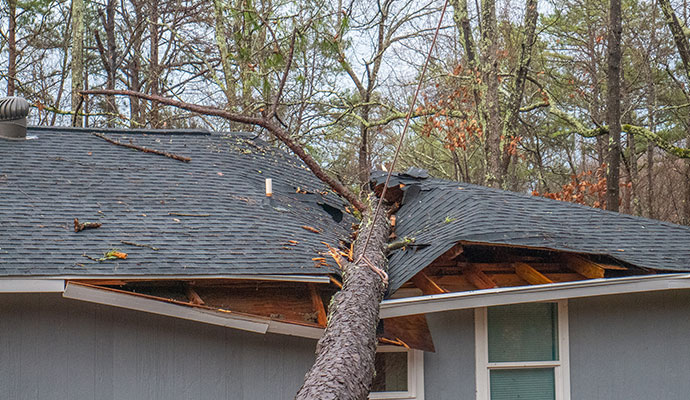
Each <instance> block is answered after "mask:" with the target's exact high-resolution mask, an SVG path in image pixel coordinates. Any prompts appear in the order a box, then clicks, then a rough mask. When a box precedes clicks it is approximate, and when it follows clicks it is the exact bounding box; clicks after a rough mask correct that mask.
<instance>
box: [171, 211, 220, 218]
mask: <svg viewBox="0 0 690 400" xmlns="http://www.w3.org/2000/svg"><path fill="white" fill-rule="evenodd" d="M168 215H175V216H178V217H210V216H211V214H186V213H174V212H170V213H168Z"/></svg>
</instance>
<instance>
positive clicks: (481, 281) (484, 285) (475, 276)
mask: <svg viewBox="0 0 690 400" xmlns="http://www.w3.org/2000/svg"><path fill="white" fill-rule="evenodd" d="M462 273H463V275H465V278H467V281H468V282H470V283H471V284H472V285H474V286H475V287H477V289H493V288H495V287H498V285H497V284H496V282H494V281H493V280H492V279H491V278H489V276H488V275H486V274H485V273H484V271H482V270H481V269H479V268H477V267H470V268H467V269H466V270H464V271H463V272H462Z"/></svg>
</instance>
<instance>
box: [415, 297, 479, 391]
mask: <svg viewBox="0 0 690 400" xmlns="http://www.w3.org/2000/svg"><path fill="white" fill-rule="evenodd" d="M427 323H428V324H429V329H430V330H431V335H432V337H433V339H434V346H435V347H436V352H435V353H425V354H424V386H425V391H424V397H425V398H426V399H429V400H436V399H438V400H446V399H448V400H451V399H452V400H471V399H474V398H475V379H474V374H475V372H474V371H475V370H474V368H475V367H474V365H475V364H474V359H475V357H474V311H473V310H458V311H447V312H442V313H434V314H428V315H427Z"/></svg>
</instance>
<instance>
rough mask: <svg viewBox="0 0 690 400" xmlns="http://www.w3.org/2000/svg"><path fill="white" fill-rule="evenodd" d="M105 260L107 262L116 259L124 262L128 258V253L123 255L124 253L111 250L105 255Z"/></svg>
mask: <svg viewBox="0 0 690 400" xmlns="http://www.w3.org/2000/svg"><path fill="white" fill-rule="evenodd" d="M103 258H104V259H106V260H114V259H116V258H119V259H121V260H124V259H126V258H127V253H123V252H121V251H117V250H110V251H109V252H107V253H105V254H104V255H103Z"/></svg>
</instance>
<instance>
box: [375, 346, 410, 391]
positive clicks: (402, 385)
mask: <svg viewBox="0 0 690 400" xmlns="http://www.w3.org/2000/svg"><path fill="white" fill-rule="evenodd" d="M374 366H375V369H376V372H375V375H374V382H373V384H372V385H371V391H372V392H404V391H407V352H404V351H403V352H385V353H376V359H375V360H374Z"/></svg>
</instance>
